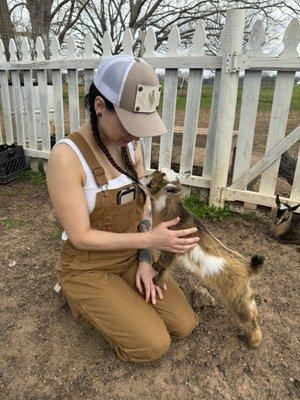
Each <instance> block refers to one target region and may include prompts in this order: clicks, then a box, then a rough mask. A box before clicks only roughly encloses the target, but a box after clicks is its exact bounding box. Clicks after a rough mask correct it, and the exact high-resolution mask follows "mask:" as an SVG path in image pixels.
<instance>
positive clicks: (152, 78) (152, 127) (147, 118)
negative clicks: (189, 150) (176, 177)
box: [94, 54, 167, 137]
mask: <svg viewBox="0 0 300 400" xmlns="http://www.w3.org/2000/svg"><path fill="white" fill-rule="evenodd" d="M94 84H95V86H96V88H97V89H98V90H99V92H101V93H102V94H103V96H105V97H106V98H107V99H108V100H109V101H111V102H112V103H113V104H114V108H115V110H116V113H117V115H118V117H119V119H120V121H121V123H122V125H123V126H124V128H125V129H126V130H127V131H128V132H129V133H130V134H131V135H133V136H137V137H151V136H159V135H162V134H164V133H166V132H167V128H166V126H165V125H164V123H163V121H162V119H161V118H160V116H159V114H158V112H157V111H156V109H157V107H158V104H159V98H160V93H161V85H160V84H159V80H158V76H157V74H156V72H155V70H154V68H153V67H152V66H151V65H150V64H148V63H147V62H146V61H144V60H143V59H141V58H139V57H133V56H129V55H122V54H119V55H113V56H109V57H103V58H102V59H101V61H100V64H99V66H98V69H97V72H96V75H95V76H94Z"/></svg>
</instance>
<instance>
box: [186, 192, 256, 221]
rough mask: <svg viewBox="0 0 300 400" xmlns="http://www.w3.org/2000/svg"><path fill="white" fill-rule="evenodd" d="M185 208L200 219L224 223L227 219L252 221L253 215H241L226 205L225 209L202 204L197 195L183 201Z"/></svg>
mask: <svg viewBox="0 0 300 400" xmlns="http://www.w3.org/2000/svg"><path fill="white" fill-rule="evenodd" d="M183 203H184V205H185V207H186V208H187V209H188V210H190V211H191V212H192V213H193V214H195V215H196V216H197V217H198V218H200V219H208V220H211V221H223V220H224V219H226V218H236V217H237V218H243V219H245V220H246V221H249V220H251V215H250V214H248V213H243V214H240V213H238V212H236V211H233V210H231V209H230V207H229V206H228V205H227V204H225V205H224V208H219V207H214V206H208V205H207V204H204V203H201V202H200V201H199V199H198V196H197V195H196V194H191V195H190V196H189V197H187V198H185V199H184V201H183Z"/></svg>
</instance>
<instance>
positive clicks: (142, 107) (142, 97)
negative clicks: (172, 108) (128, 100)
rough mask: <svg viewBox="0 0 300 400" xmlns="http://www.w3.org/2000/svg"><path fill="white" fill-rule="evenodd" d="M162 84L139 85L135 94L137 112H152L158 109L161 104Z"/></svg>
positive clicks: (135, 109)
mask: <svg viewBox="0 0 300 400" xmlns="http://www.w3.org/2000/svg"><path fill="white" fill-rule="evenodd" d="M160 88H161V85H155V86H150V85H138V87H137V90H136V96H135V103H134V110H133V111H135V112H146V113H151V112H154V111H156V108H157V107H158V104H159V98H160Z"/></svg>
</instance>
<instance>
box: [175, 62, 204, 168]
mask: <svg viewBox="0 0 300 400" xmlns="http://www.w3.org/2000/svg"><path fill="white" fill-rule="evenodd" d="M202 82H203V71H202V70H193V69H190V71H189V78H188V89H187V99H186V107H185V116H184V131H183V137H182V151H181V159H180V171H179V172H180V173H185V172H188V171H189V172H190V173H191V172H192V170H193V155H194V152H195V142H196V133H197V124H198V116H199V109H200V100H201V92H202Z"/></svg>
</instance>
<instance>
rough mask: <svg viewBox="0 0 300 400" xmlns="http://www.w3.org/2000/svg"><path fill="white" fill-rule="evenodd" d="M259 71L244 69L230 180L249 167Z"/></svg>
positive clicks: (258, 87) (259, 78)
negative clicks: (233, 161) (235, 145)
mask: <svg viewBox="0 0 300 400" xmlns="http://www.w3.org/2000/svg"><path fill="white" fill-rule="evenodd" d="M260 83H261V72H257V71H254V72H253V71H246V73H245V76H244V84H243V97H242V104H241V113H240V122H239V131H238V137H237V147H236V156H235V163H234V170H233V178H232V180H233V181H235V180H237V179H238V178H239V177H240V176H241V175H242V174H243V173H244V172H246V171H247V170H248V169H249V168H250V163H251V155H252V148H253V139H254V132H255V123H256V114H257V108H258V99H259V92H260Z"/></svg>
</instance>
